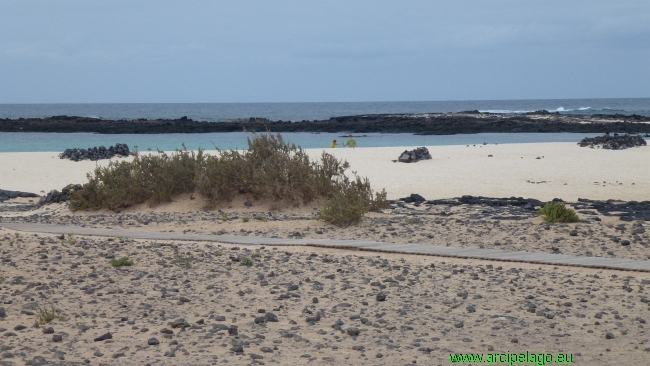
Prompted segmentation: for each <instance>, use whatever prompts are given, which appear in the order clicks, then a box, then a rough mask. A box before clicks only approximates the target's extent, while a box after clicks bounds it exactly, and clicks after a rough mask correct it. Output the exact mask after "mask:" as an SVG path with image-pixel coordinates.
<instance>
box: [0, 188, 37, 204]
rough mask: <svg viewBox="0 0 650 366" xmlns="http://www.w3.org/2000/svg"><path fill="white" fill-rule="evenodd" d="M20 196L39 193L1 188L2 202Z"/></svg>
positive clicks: (0, 200) (0, 199)
mask: <svg viewBox="0 0 650 366" xmlns="http://www.w3.org/2000/svg"><path fill="white" fill-rule="evenodd" d="M18 197H38V195H37V194H36V193H29V192H19V191H6V190H4V189H0V202H4V201H7V200H10V199H14V198H18Z"/></svg>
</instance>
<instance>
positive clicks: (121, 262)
mask: <svg viewBox="0 0 650 366" xmlns="http://www.w3.org/2000/svg"><path fill="white" fill-rule="evenodd" d="M108 263H110V265H111V266H113V267H122V266H132V265H133V261H132V260H130V259H129V257H122V258H120V259H115V258H113V259H111V260H110V261H109V262H108Z"/></svg>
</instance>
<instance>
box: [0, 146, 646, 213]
mask: <svg viewBox="0 0 650 366" xmlns="http://www.w3.org/2000/svg"><path fill="white" fill-rule="evenodd" d="M411 148H412V147H411ZM411 148H408V147H389V148H388V147H387V148H356V149H345V148H337V149H324V150H322V149H310V150H307V151H308V153H309V154H310V156H312V157H313V158H317V157H319V156H320V154H321V153H322V152H323V151H326V152H329V153H332V154H334V155H335V156H336V157H338V158H341V159H346V160H347V161H348V162H350V165H351V167H352V170H355V171H357V172H358V173H359V174H360V175H361V176H367V177H368V178H369V180H370V183H371V184H372V186H373V187H374V188H376V189H381V188H385V189H386V191H387V192H388V197H389V198H391V199H396V198H400V197H404V196H407V195H409V194H411V193H419V194H421V195H422V196H424V197H425V198H427V199H437V198H450V197H459V196H462V195H475V196H488V197H511V196H515V197H527V198H528V197H530V198H536V199H540V200H551V199H553V198H555V197H558V198H562V199H564V200H565V201H576V200H577V199H578V198H589V199H599V200H606V199H621V200H626V201H630V200H639V201H642V200H647V199H648V192H650V169H647V167H648V166H650V147H640V148H632V149H627V150H621V151H611V150H601V149H590V148H583V147H578V146H577V145H576V144H574V143H539V144H537V143H535V144H508V145H485V146H483V145H476V146H472V145H470V146H469V147H466V146H430V147H428V149H429V151H430V152H431V155H432V156H433V159H431V160H426V161H420V162H417V163H413V164H403V163H393V162H392V160H395V159H397V157H398V156H399V155H400V153H401V152H402V151H404V150H405V149H411ZM489 155H492V157H488V156H489ZM537 157H539V158H540V159H537ZM114 160H115V159H114ZM107 163H108V162H107V161H100V162H98V163H95V162H90V161H82V162H71V161H68V160H61V159H59V158H58V154H57V153H2V154H0V188H1V189H8V190H19V191H27V192H34V193H39V192H41V191H43V192H49V191H50V190H52V189H59V190H60V189H61V188H63V187H64V186H65V185H67V184H69V183H83V182H85V181H86V174H87V173H88V172H90V171H92V170H93V169H94V167H95V166H96V164H98V165H100V166H105V165H106V164H107Z"/></svg>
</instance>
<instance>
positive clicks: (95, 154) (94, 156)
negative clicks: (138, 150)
mask: <svg viewBox="0 0 650 366" xmlns="http://www.w3.org/2000/svg"><path fill="white" fill-rule="evenodd" d="M129 153H130V151H129V146H128V145H127V144H115V146H111V147H109V148H108V149H107V148H105V147H104V146H100V147H89V148H88V149H65V151H64V152H62V153H61V154H59V158H61V159H70V160H72V161H80V160H92V161H96V160H102V159H110V158H112V157H114V156H116V155H119V156H124V157H126V156H129Z"/></svg>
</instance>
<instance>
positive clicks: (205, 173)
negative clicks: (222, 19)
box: [70, 134, 388, 226]
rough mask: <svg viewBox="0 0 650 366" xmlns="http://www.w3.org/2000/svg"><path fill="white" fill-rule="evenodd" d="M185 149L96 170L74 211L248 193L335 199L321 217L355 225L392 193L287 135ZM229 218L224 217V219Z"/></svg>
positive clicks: (75, 196) (210, 201) (214, 200)
mask: <svg viewBox="0 0 650 366" xmlns="http://www.w3.org/2000/svg"><path fill="white" fill-rule="evenodd" d="M183 148H184V150H177V151H176V152H174V153H172V154H171V155H167V154H166V153H164V152H161V151H159V153H158V154H152V155H140V154H139V153H137V151H136V153H135V154H134V157H133V161H131V162H128V161H121V162H110V163H109V164H108V166H106V167H97V168H96V169H95V171H94V173H92V174H91V173H89V174H88V183H86V184H84V185H83V187H82V188H81V189H80V190H78V191H76V192H73V193H72V195H71V199H70V206H71V208H72V210H75V211H76V210H87V209H91V210H95V209H104V208H106V209H110V210H118V209H121V208H124V207H127V206H130V205H133V204H138V203H143V202H149V203H150V204H152V205H154V204H157V203H161V202H170V201H171V200H172V198H173V197H175V196H178V195H180V194H190V195H191V194H193V193H195V192H198V193H200V194H201V195H202V196H203V197H205V198H206V200H207V204H206V206H207V207H206V208H213V207H215V206H216V205H217V204H218V203H224V202H229V201H231V200H232V199H233V198H234V197H235V196H236V195H238V194H248V195H250V196H252V197H253V198H254V199H270V200H273V201H283V202H285V203H288V204H291V205H294V206H299V205H300V204H301V203H302V204H306V203H309V202H312V201H314V200H317V199H325V200H330V201H329V202H328V203H327V204H326V205H325V207H324V212H323V213H322V214H321V218H322V219H323V220H325V221H326V222H329V223H332V224H335V225H340V226H348V225H351V224H356V223H358V222H359V221H360V220H361V217H363V215H364V213H366V212H368V211H379V210H381V209H382V208H387V207H388V201H387V200H386V192H384V191H382V192H379V193H373V191H372V189H371V188H370V183H369V182H368V179H367V178H363V179H361V178H360V177H359V176H358V175H357V174H356V172H352V174H351V175H350V176H348V175H347V174H346V171H347V169H348V168H349V167H350V165H349V164H348V163H347V162H345V161H340V160H337V159H336V158H335V157H334V156H332V155H330V154H328V153H325V152H323V154H322V155H321V158H320V161H311V160H310V159H309V156H308V155H307V153H306V152H305V151H304V150H303V149H302V148H300V147H297V146H296V145H294V144H289V143H286V142H285V141H284V140H283V139H282V136H281V135H280V134H276V135H274V134H263V135H254V136H253V138H252V139H251V138H249V139H248V150H245V151H243V152H239V151H235V150H230V151H222V150H219V149H217V150H218V154H217V155H206V154H204V151H203V150H199V151H198V153H194V152H188V151H187V150H185V147H184V146H183ZM227 219H228V217H227V216H226V215H225V214H224V215H222V220H227ZM256 219H257V220H259V218H257V217H256ZM243 220H244V221H248V220H249V218H244V219H243ZM262 220H264V218H262ZM262 220H260V221H262Z"/></svg>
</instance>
